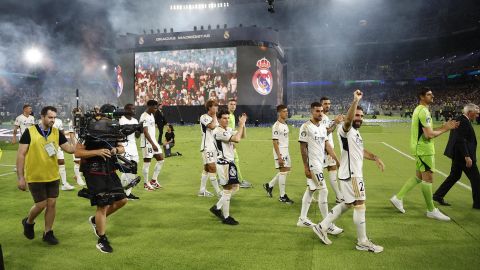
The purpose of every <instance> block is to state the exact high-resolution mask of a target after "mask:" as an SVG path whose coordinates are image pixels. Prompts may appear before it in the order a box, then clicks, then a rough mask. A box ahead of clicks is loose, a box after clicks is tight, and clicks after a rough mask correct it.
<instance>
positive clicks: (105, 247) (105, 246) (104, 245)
mask: <svg viewBox="0 0 480 270" xmlns="http://www.w3.org/2000/svg"><path fill="white" fill-rule="evenodd" d="M97 249H98V250H100V252H102V253H112V252H113V248H112V246H110V242H108V239H107V236H106V235H103V236H102V237H100V238H98V242H97Z"/></svg>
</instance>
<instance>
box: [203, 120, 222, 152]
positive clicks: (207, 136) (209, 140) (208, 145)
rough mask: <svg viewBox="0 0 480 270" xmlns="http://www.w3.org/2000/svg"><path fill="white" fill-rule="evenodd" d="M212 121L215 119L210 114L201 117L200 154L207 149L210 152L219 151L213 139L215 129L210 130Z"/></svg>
mask: <svg viewBox="0 0 480 270" xmlns="http://www.w3.org/2000/svg"><path fill="white" fill-rule="evenodd" d="M212 121H213V118H212V117H211V116H210V115H208V114H204V115H202V116H201V117H200V128H201V130H202V142H201V144H200V152H203V150H205V149H208V150H210V151H212V150H215V149H217V145H216V141H215V139H214V137H213V132H214V130H215V129H209V128H208V125H210V123H212ZM217 127H218V123H217Z"/></svg>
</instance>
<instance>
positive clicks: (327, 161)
mask: <svg viewBox="0 0 480 270" xmlns="http://www.w3.org/2000/svg"><path fill="white" fill-rule="evenodd" d="M320 123H322V125H324V126H325V127H326V128H330V127H331V126H333V125H335V121H333V120H332V121H331V120H330V118H328V116H327V115H326V114H324V115H323V116H322V121H321V122H320ZM327 136H328V143H329V144H330V146H331V147H332V149H333V148H335V145H334V143H333V132H330V134H328V135H327ZM336 165H337V163H336V162H335V160H334V159H333V158H332V157H331V156H330V155H328V154H327V153H326V152H325V162H324V164H323V167H324V168H326V167H330V166H336Z"/></svg>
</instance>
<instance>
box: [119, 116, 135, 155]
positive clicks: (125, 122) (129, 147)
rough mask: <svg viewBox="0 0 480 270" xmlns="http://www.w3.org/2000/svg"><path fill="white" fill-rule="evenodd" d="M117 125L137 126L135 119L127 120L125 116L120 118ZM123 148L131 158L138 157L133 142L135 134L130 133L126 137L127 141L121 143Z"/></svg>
mask: <svg viewBox="0 0 480 270" xmlns="http://www.w3.org/2000/svg"><path fill="white" fill-rule="evenodd" d="M118 123H119V124H120V125H121V126H122V125H137V124H138V121H137V119H135V118H133V117H132V119H130V120H128V118H126V117H125V116H122V117H121V118H120V120H119V121H118ZM122 145H123V147H124V148H125V152H126V153H128V154H129V155H131V156H138V150H137V141H136V140H135V133H132V134H130V135H128V136H127V141H126V142H123V143H122Z"/></svg>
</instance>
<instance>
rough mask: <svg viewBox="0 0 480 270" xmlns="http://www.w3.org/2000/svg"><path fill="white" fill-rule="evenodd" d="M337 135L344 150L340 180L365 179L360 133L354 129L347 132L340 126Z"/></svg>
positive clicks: (339, 172) (341, 157) (339, 173)
mask: <svg viewBox="0 0 480 270" xmlns="http://www.w3.org/2000/svg"><path fill="white" fill-rule="evenodd" d="M337 133H338V137H339V142H340V147H341V149H342V153H341V156H340V168H339V170H338V178H339V179H340V180H346V179H349V178H351V177H363V139H362V136H360V132H359V131H358V130H357V129H355V128H353V127H350V130H349V131H348V132H345V131H344V130H343V125H340V126H339V127H338V131H337Z"/></svg>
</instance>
